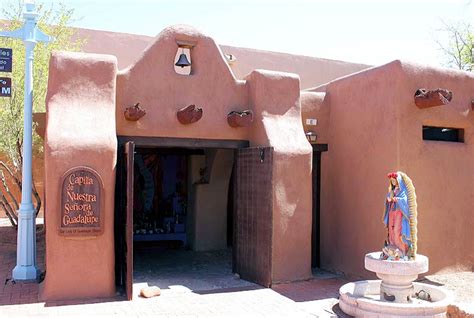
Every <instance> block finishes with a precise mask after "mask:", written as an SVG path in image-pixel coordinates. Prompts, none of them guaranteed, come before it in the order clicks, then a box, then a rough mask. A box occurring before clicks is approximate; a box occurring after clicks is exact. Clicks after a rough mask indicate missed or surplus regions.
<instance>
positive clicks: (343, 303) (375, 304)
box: [339, 252, 453, 318]
mask: <svg viewBox="0 0 474 318" xmlns="http://www.w3.org/2000/svg"><path fill="white" fill-rule="evenodd" d="M380 254H381V252H374V253H369V254H367V255H366V256H365V268H366V269H368V270H369V271H372V272H375V273H376V274H377V276H378V277H379V278H380V279H381V280H365V281H358V282H353V283H348V284H345V285H343V286H342V287H341V288H340V289H339V294H340V297H339V307H340V308H341V309H342V311H343V312H345V313H346V314H348V315H351V316H356V317H392V318H394V317H446V310H447V306H448V305H449V303H450V302H451V301H452V299H453V297H452V295H451V293H449V292H448V291H446V290H444V289H442V288H440V287H437V286H433V285H429V284H423V283H416V282H415V283H414V282H413V281H414V280H415V279H416V278H417V277H418V275H419V274H421V273H426V272H427V271H428V263H429V262H428V258H427V257H426V256H423V255H417V256H416V260H413V261H389V260H381V259H380ZM416 293H418V294H419V295H420V296H423V297H421V298H423V299H420V298H417V297H416V295H415V294H416ZM428 296H429V297H428Z"/></svg>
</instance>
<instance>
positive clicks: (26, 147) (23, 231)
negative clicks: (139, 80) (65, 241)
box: [0, 0, 51, 280]
mask: <svg viewBox="0 0 474 318" xmlns="http://www.w3.org/2000/svg"><path fill="white" fill-rule="evenodd" d="M23 18H24V19H25V23H24V24H23V27H22V28H21V29H18V30H15V31H10V32H8V31H7V32H0V36H7V37H13V38H17V39H22V40H23V42H24V44H25V49H26V53H25V56H26V57H25V96H24V98H25V104H24V123H23V124H24V125H23V167H22V189H21V204H20V209H19V210H18V237H17V253H16V257H17V259H16V266H15V268H14V269H13V272H12V276H13V279H14V280H34V279H36V278H37V277H38V268H37V266H36V215H35V209H34V206H33V202H32V200H31V194H32V190H33V184H32V182H33V178H32V174H33V170H32V161H33V158H32V147H33V143H32V133H33V131H32V130H33V129H32V125H33V114H32V113H33V58H34V56H33V51H34V48H35V46H36V43H37V42H49V41H51V38H50V37H49V36H47V35H46V34H44V33H43V32H41V31H40V30H39V29H38V28H37V27H36V21H37V19H38V13H37V12H36V9H35V4H34V2H33V1H32V0H27V1H25V8H24V11H23Z"/></svg>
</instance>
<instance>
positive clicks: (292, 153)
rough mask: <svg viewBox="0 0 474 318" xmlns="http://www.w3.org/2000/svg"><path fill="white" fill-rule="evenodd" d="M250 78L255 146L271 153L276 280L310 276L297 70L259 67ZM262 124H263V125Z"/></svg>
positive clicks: (308, 152) (307, 180)
mask: <svg viewBox="0 0 474 318" xmlns="http://www.w3.org/2000/svg"><path fill="white" fill-rule="evenodd" d="M247 80H248V82H249V85H250V100H251V101H252V105H254V107H255V108H254V110H255V113H256V117H255V120H256V123H258V124H256V125H253V127H252V129H251V130H252V132H251V138H250V141H251V143H252V144H251V145H253V146H256V145H260V146H271V147H273V149H274V154H273V160H274V164H273V182H274V184H273V209H274V211H273V249H272V258H273V275H272V277H273V281H274V282H283V281H291V280H299V279H307V278H309V277H311V259H310V258H311V206H312V197H311V159H312V148H311V146H310V144H309V143H308V141H307V140H306V137H305V135H304V130H303V125H302V123H301V104H300V101H299V92H300V90H299V80H298V76H297V75H291V74H285V73H279V72H270V71H262V70H257V71H254V72H252V73H251V74H250V75H249V76H248V77H247ZM261 123H263V126H262V125H261Z"/></svg>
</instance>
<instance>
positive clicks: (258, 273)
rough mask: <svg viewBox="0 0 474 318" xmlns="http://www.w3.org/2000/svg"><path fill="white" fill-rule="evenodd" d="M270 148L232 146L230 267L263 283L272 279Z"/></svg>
mask: <svg viewBox="0 0 474 318" xmlns="http://www.w3.org/2000/svg"><path fill="white" fill-rule="evenodd" d="M272 169H273V148H271V147H267V148H244V149H238V150H236V155H235V178H234V180H235V183H234V211H235V215H234V240H233V270H234V272H236V273H238V274H239V275H240V277H241V278H242V279H245V280H249V281H252V282H255V283H257V284H260V285H262V286H265V287H270V286H271V282H272V228H273V173H272Z"/></svg>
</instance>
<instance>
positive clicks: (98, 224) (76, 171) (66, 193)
mask: <svg viewBox="0 0 474 318" xmlns="http://www.w3.org/2000/svg"><path fill="white" fill-rule="evenodd" d="M101 196H102V181H101V179H100V177H99V175H98V174H97V172H95V171H94V170H93V169H91V168H87V167H77V168H73V169H71V170H69V171H68V172H66V174H65V175H64V177H63V180H62V188H61V207H60V208H61V213H60V216H61V220H60V226H59V232H60V234H62V235H77V236H94V235H98V234H101V233H102V229H103V220H102V215H101V210H102V208H101Z"/></svg>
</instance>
